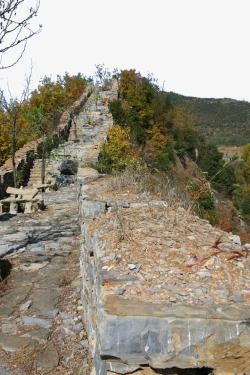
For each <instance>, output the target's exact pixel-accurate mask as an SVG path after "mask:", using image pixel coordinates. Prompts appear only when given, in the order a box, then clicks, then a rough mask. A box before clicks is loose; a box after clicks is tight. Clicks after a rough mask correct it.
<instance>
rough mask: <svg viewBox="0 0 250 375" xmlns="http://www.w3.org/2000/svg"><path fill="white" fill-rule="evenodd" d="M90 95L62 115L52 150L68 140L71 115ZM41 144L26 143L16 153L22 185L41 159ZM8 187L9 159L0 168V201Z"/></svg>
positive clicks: (10, 171)
mask: <svg viewBox="0 0 250 375" xmlns="http://www.w3.org/2000/svg"><path fill="white" fill-rule="evenodd" d="M90 94H91V89H88V90H87V92H84V93H83V94H82V96H81V97H80V98H79V99H77V100H76V101H75V102H74V103H73V105H72V106H70V108H68V109H67V110H66V111H65V112H64V113H63V114H62V116H61V119H60V122H59V125H58V131H57V132H55V133H54V135H53V142H52V148H56V147H57V146H58V145H59V143H61V142H62V141H66V140H67V139H68V136H69V131H70V127H71V123H72V115H77V114H78V113H79V111H80V109H81V108H82V107H83V105H84V104H85V102H86V100H87V99H88V97H89V95H90ZM42 143H43V140H42V139H37V140H35V141H31V142H28V143H27V144H25V145H24V146H23V147H22V148H21V149H19V150H18V151H17V152H16V168H17V175H18V176H20V177H21V181H22V183H23V185H25V184H26V183H27V182H28V179H29V174H30V170H31V168H32V166H33V162H34V159H36V158H40V157H41V152H42V151H41V150H42ZM8 186H13V173H12V161H11V159H8V160H6V162H5V163H4V165H3V166H2V167H1V168H0V199H2V198H3V197H4V196H5V191H6V189H7V187H8Z"/></svg>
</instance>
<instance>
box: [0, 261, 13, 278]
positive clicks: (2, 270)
mask: <svg viewBox="0 0 250 375" xmlns="http://www.w3.org/2000/svg"><path fill="white" fill-rule="evenodd" d="M11 268H12V265H11V263H10V261H9V260H7V259H0V281H2V280H4V279H6V277H8V276H9V274H10V272H11Z"/></svg>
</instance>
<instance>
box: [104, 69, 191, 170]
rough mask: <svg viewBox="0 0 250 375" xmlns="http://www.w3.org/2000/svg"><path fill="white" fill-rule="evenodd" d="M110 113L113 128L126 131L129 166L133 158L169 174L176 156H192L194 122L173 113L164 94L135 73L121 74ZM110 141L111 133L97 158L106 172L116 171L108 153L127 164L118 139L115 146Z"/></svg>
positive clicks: (122, 72)
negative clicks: (131, 156) (117, 95)
mask: <svg viewBox="0 0 250 375" xmlns="http://www.w3.org/2000/svg"><path fill="white" fill-rule="evenodd" d="M110 110H111V112H112V115H113V118H114V121H115V123H116V125H117V126H119V128H120V129H124V130H125V129H126V131H125V133H126V136H125V133H124V134H123V135H124V136H125V138H126V139H127V140H128V142H129V144H130V147H131V150H133V153H134V157H133V158H132V159H133V162H134V159H135V158H137V160H138V161H141V162H143V163H146V164H147V165H148V166H149V167H150V168H151V169H153V170H162V171H169V170H170V169H171V168H172V167H173V166H174V164H175V157H176V155H178V156H182V155H183V154H184V153H186V152H187V153H190V155H191V154H192V153H193V154H194V149H195V147H196V143H197V132H196V130H195V128H194V123H195V121H194V118H193V117H192V116H191V115H189V114H187V113H186V112H184V111H182V110H180V109H178V110H176V109H175V108H174V107H173V106H172V104H171V103H170V101H169V98H168V95H167V93H165V92H163V91H161V90H160V89H159V87H158V86H157V84H156V82H155V81H154V79H152V77H143V76H142V75H141V74H140V73H137V72H136V71H135V70H123V71H121V73H120V75H119V97H118V100H115V101H113V102H112V103H111V104H110ZM121 136H122V134H121ZM113 141H114V139H113V136H112V130H111V131H110V133H109V136H108V142H107V144H105V145H104V148H103V150H102V152H101V155H100V160H102V168H103V169H105V168H104V163H103V161H104V160H105V161H108V162H107V168H106V170H107V171H110V168H111V169H113V170H114V171H116V170H117V167H118V165H117V162H116V160H114V159H113V158H112V157H110V158H109V157H107V153H108V152H109V150H110V149H112V150H114V149H116V152H117V153H118V154H119V155H120V158H121V159H123V161H127V163H128V164H129V163H130V161H131V159H130V158H127V155H128V154H127V150H125V149H124V147H123V141H124V140H122V137H121V139H119V141H118V142H117V141H116V143H113ZM135 150H136V152H135ZM131 152H132V151H131ZM104 155H105V157H104ZM112 160H113V166H112V162H111V161H112ZM122 167H123V169H124V168H126V162H123V163H122ZM118 169H121V165H119V168H118Z"/></svg>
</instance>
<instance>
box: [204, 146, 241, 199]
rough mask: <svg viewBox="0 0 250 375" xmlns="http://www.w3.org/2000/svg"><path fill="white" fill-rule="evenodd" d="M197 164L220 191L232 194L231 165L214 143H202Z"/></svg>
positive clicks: (232, 178)
mask: <svg viewBox="0 0 250 375" xmlns="http://www.w3.org/2000/svg"><path fill="white" fill-rule="evenodd" d="M198 165H199V166H200V168H201V169H202V170H203V171H206V172H207V173H208V176H209V178H210V180H211V182H212V184H213V186H214V187H215V188H216V189H217V190H218V191H221V192H224V193H226V194H228V195H230V196H231V195H232V192H233V189H234V184H235V183H236V178H235V173H234V169H233V166H232V165H230V163H226V162H225V161H224V160H223V155H222V153H221V152H219V151H218V148H217V146H215V145H205V144H204V145H203V146H202V148H200V149H199V158H198Z"/></svg>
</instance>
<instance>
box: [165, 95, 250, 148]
mask: <svg viewBox="0 0 250 375" xmlns="http://www.w3.org/2000/svg"><path fill="white" fill-rule="evenodd" d="M167 94H168V95H169V98H170V101H171V103H172V104H173V105H176V106H182V107H185V108H186V109H188V110H189V111H190V112H191V113H193V114H194V115H195V116H196V118H197V127H198V128H199V129H200V130H201V132H202V133H203V134H204V136H205V137H206V138H207V140H208V141H209V142H210V143H212V144H216V145H218V146H220V145H226V146H242V145H244V144H246V143H249V142H250V103H249V102H248V101H244V100H237V99H231V98H199V97H193V96H185V95H182V94H177V93H174V92H172V91H170V92H168V93H167Z"/></svg>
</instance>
